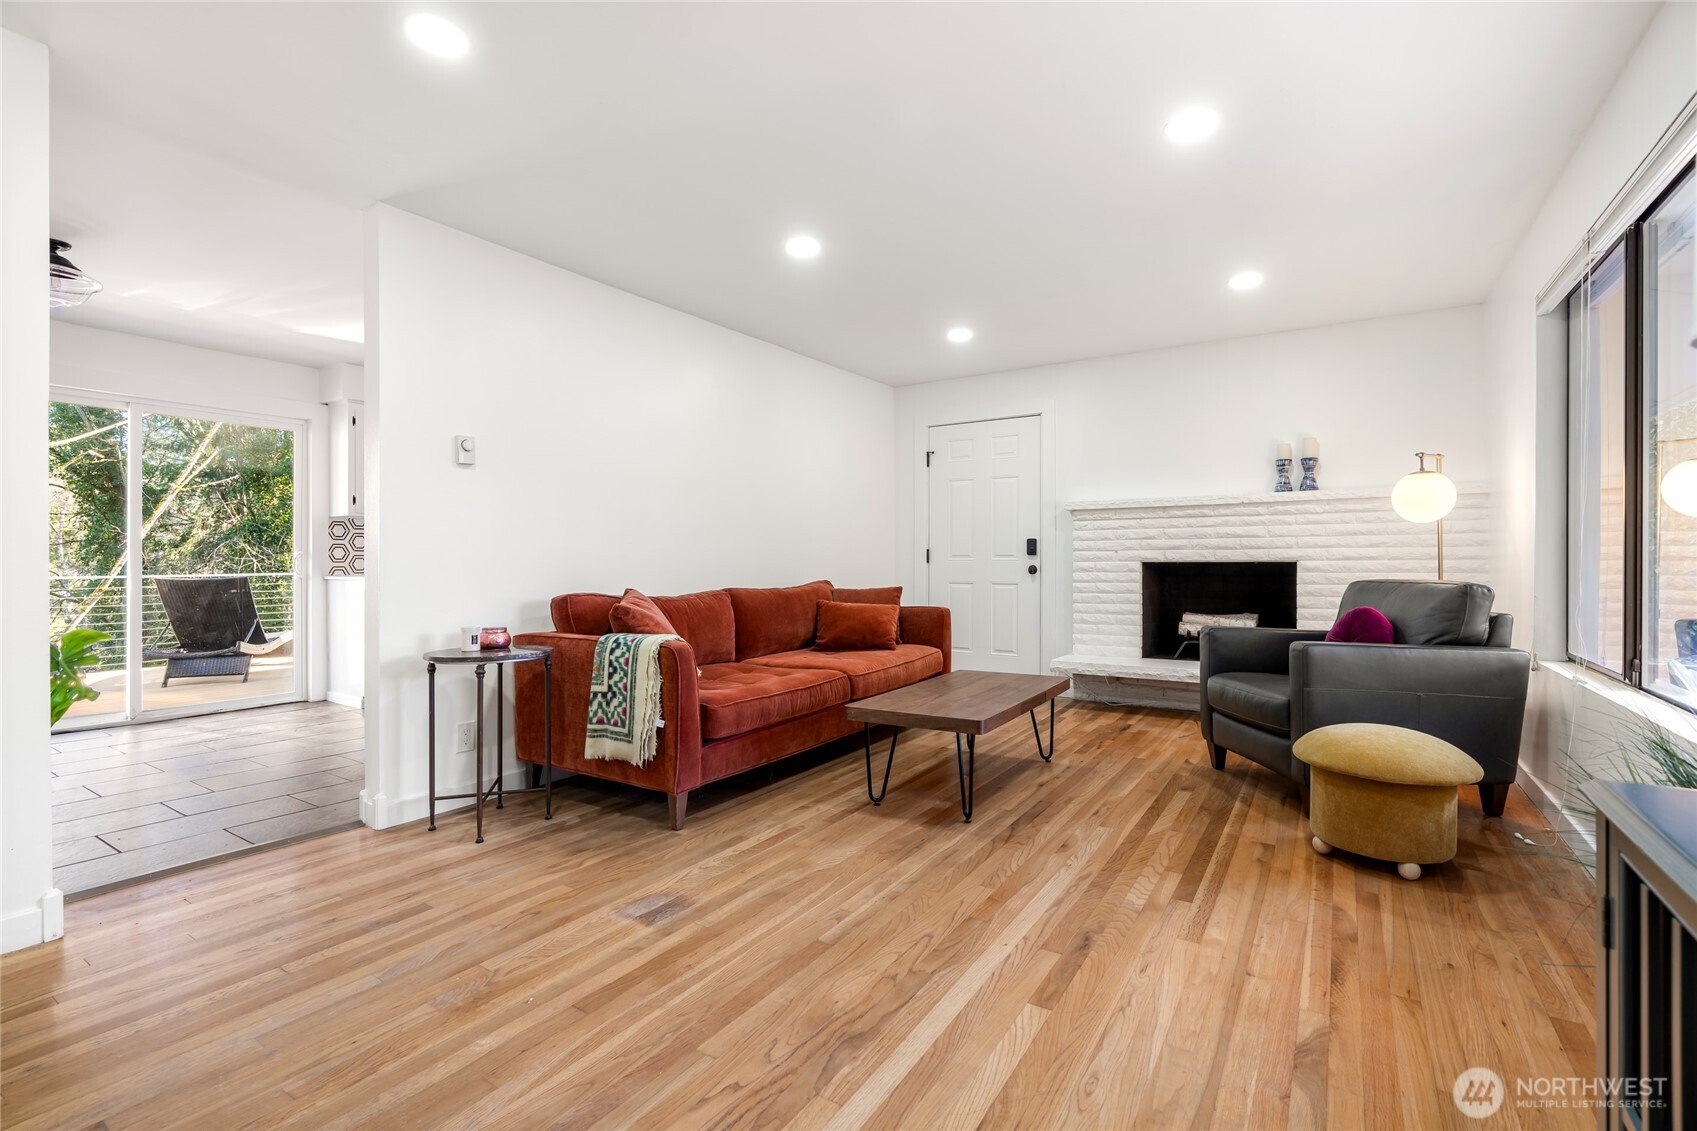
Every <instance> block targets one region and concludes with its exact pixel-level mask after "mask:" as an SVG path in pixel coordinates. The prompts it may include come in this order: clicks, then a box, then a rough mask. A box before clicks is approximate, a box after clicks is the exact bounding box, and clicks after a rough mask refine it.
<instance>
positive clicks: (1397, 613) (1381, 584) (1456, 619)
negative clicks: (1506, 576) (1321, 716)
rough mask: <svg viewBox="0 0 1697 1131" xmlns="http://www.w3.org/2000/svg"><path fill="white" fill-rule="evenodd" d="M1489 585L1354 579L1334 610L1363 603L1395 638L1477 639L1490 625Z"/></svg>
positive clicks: (1430, 641) (1451, 641) (1475, 641)
mask: <svg viewBox="0 0 1697 1131" xmlns="http://www.w3.org/2000/svg"><path fill="white" fill-rule="evenodd" d="M1495 598H1496V593H1495V592H1494V591H1493V590H1492V589H1491V587H1490V586H1489V585H1480V584H1478V583H1477V582H1472V581H1352V582H1350V583H1349V588H1347V589H1345V590H1344V591H1343V601H1342V602H1341V603H1340V604H1339V605H1338V615H1339V616H1340V617H1341V616H1342V615H1343V614H1345V613H1347V612H1349V610H1351V609H1354V608H1359V607H1361V606H1362V605H1371V606H1372V607H1373V608H1375V609H1378V610H1379V611H1380V612H1381V613H1384V614H1385V619H1386V620H1388V621H1390V622H1391V624H1392V626H1393V627H1395V628H1396V642H1397V643H1398V644H1467V645H1474V646H1477V645H1481V644H1483V643H1485V638H1486V637H1487V636H1489V635H1490V631H1491V602H1492V601H1493V600H1494V599H1495Z"/></svg>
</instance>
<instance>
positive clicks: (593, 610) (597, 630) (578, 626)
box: [548, 593, 619, 636]
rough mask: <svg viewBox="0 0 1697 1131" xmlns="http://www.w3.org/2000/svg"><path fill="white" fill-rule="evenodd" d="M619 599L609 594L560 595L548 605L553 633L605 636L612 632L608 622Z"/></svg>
mask: <svg viewBox="0 0 1697 1131" xmlns="http://www.w3.org/2000/svg"><path fill="white" fill-rule="evenodd" d="M618 603H619V598H618V597H616V596H614V595H613V594H611V593H562V594H560V595H559V596H558V597H555V598H554V599H553V600H552V601H550V602H549V604H548V611H549V612H550V613H551V614H553V617H554V631H555V632H575V633H578V634H579V635H581V636H605V635H606V634H607V633H609V632H611V631H613V629H612V625H611V623H610V622H609V620H608V617H609V615H610V614H611V613H612V611H613V606H614V605H616V604H618Z"/></svg>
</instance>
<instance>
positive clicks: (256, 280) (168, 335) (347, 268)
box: [50, 105, 365, 365]
mask: <svg viewBox="0 0 1697 1131" xmlns="http://www.w3.org/2000/svg"><path fill="white" fill-rule="evenodd" d="M51 134H52V136H51V139H50V144H51V147H52V183H53V189H52V208H53V234H54V235H55V236H57V237H58V238H59V239H63V240H69V241H70V242H71V250H70V251H69V252H67V253H66V254H67V256H68V257H69V258H70V259H71V261H72V262H74V263H76V264H77V266H79V267H81V268H82V269H83V270H84V271H86V272H87V273H88V274H90V275H92V276H94V278H96V279H98V280H99V281H100V282H101V284H102V285H103V286H104V287H105V288H106V289H105V290H104V291H102V292H101V293H100V294H98V295H96V296H94V297H93V298H91V299H89V300H88V302H86V303H84V304H83V305H82V306H79V307H74V308H71V309H68V310H61V311H57V312H56V316H57V317H60V318H63V319H65V320H66V321H69V322H80V323H82V324H84V325H89V326H99V327H101V328H103V329H107V330H122V331H124V332H126V333H131V334H143V335H146V336H148V337H153V338H165V339H167V340H170V341H179V342H186V343H188V344H189V345H195V346H204V347H206V348H208V349H220V350H228V351H231V352H233V353H243V354H252V355H257V356H260V357H269V358H273V359H275V360H277V361H290V362H294V363H295V364H297V365H324V364H327V363H329V362H333V361H354V362H357V361H361V360H363V358H364V354H365V347H364V346H363V345H361V344H360V343H361V341H362V340H363V337H364V327H363V325H362V323H363V320H364V317H365V310H364V255H363V250H362V247H363V245H362V242H361V241H362V238H363V236H362V231H363V228H362V222H361V216H360V212H359V210H358V209H356V208H353V207H351V206H349V205H345V204H338V203H335V202H333V201H330V200H326V199H325V198H323V197H321V196H316V195H314V194H312V193H308V192H304V191H302V190H301V189H298V188H295V187H294V186H292V185H286V184H282V183H280V182H278V181H275V180H271V179H269V178H267V177H264V176H260V175H258V174H255V173H251V172H248V171H246V170H244V169H239V168H236V167H235V166H233V165H230V164H227V163H225V162H222V161H218V160H215V159H213V158H210V157H205V156H202V155H200V154H198V153H195V152H193V151H191V150H187V149H183V148H181V147H178V146H175V145H172V144H170V143H167V142H162V141H160V140H159V139H157V138H154V137H151V136H149V135H147V134H143V133H139V132H137V131H135V130H132V129H129V128H127V127H124V126H119V125H115V124H113V123H111V122H110V121H107V120H105V119H102V118H97V117H94V116H92V115H90V114H88V113H86V112H84V111H82V110H79V109H77V108H75V107H73V106H65V105H55V106H54V107H53V116H52V129H51Z"/></svg>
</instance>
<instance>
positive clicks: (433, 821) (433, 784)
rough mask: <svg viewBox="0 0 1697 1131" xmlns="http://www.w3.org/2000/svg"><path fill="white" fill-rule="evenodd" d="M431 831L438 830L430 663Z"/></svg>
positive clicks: (433, 671)
mask: <svg viewBox="0 0 1697 1131" xmlns="http://www.w3.org/2000/svg"><path fill="white" fill-rule="evenodd" d="M430 831H431V832H435V831H436V665H435V664H431V665H430Z"/></svg>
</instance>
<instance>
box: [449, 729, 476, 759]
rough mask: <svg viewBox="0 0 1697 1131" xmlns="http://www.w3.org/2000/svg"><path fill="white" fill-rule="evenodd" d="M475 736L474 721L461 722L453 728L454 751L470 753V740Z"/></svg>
mask: <svg viewBox="0 0 1697 1131" xmlns="http://www.w3.org/2000/svg"><path fill="white" fill-rule="evenodd" d="M476 737H477V726H476V724H475V723H461V724H460V725H459V726H457V727H455V728H454V753H456V754H470V753H471V747H472V742H473V740H474V739H476Z"/></svg>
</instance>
